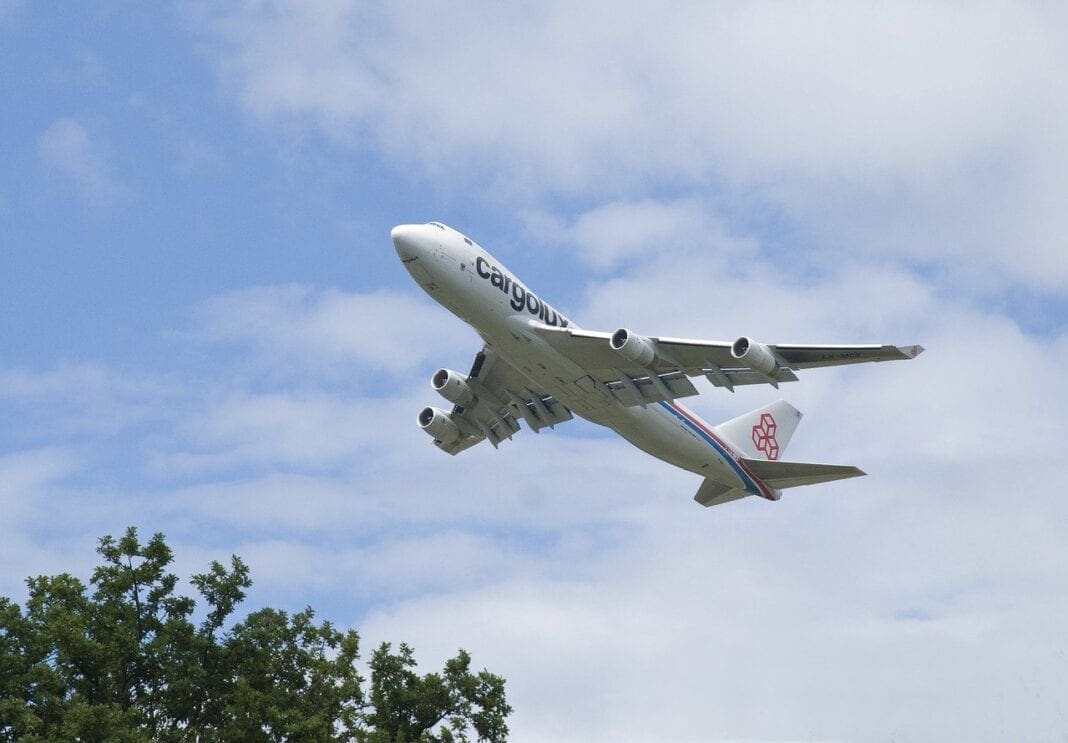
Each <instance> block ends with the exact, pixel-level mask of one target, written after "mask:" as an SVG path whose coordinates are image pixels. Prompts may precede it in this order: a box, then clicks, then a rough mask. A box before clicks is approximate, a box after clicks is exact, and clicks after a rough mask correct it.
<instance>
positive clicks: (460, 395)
mask: <svg viewBox="0 0 1068 743" xmlns="http://www.w3.org/2000/svg"><path fill="white" fill-rule="evenodd" d="M430 386H431V387H433V388H434V391H435V392H437V393H438V394H439V395H441V396H442V397H444V398H445V399H446V400H448V401H449V402H451V403H452V404H453V405H459V406H461V407H467V406H468V405H470V404H471V403H472V402H473V401H474V399H475V393H474V392H473V391H472V390H471V385H469V384H468V383H467V377H465V376H464V375H463V374H461V373H460V372H454V371H453V370H451V369H438V370H437V371H436V372H434V376H433V377H431V378H430Z"/></svg>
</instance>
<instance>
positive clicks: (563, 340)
mask: <svg viewBox="0 0 1068 743" xmlns="http://www.w3.org/2000/svg"><path fill="white" fill-rule="evenodd" d="M533 329H534V331H535V332H536V333H537V334H538V335H539V336H541V337H542V338H544V339H545V340H546V341H547V342H548V343H549V344H550V345H551V346H552V347H553V348H554V349H556V350H557V351H559V352H560V353H561V354H563V355H564V356H566V357H567V358H569V359H570V360H571V361H573V362H575V363H576V364H577V365H579V366H580V367H582V368H583V369H584V370H586V371H587V372H588V373H589V374H590V375H591V376H592V377H594V378H596V379H598V380H599V381H601V382H603V383H604V384H605V385H607V387H608V389H609V391H610V392H612V393H613V394H614V395H615V396H616V397H617V398H618V399H620V400H621V401H624V402H625V404H645V403H648V402H655V401H656V400H658V399H670V398H674V397H684V396H686V395H688V394H697V390H696V389H695V388H694V387H693V385H692V384H690V383H689V380H688V379H686V377H699V376H703V377H706V378H707V379H708V380H709V381H710V382H712V384H714V385H715V386H717V387H726V388H727V389H729V390H731V391H733V390H734V388H735V387H736V386H738V385H743V384H771V385H773V386H775V387H778V386H779V383H780V382H795V381H797V375H795V374H794V370H795V369H808V368H812V367H819V366H837V365H840V364H859V363H864V362H869V361H893V360H897V359H912V358H915V357H916V356H918V355H919V354H920V353H922V352H923V346H892V345H874V344H872V345H855V346H853V345H825V346H824V345H803V344H796V343H780V344H769V345H764V344H762V343H757V342H756V341H753V340H751V339H749V338H745V337H742V338H738V339H737V340H735V341H705V340H693V339H688V338H667V337H656V336H653V337H644V336H639V335H637V334H635V333H631V332H630V331H628V330H626V329H622V328H621V329H620V330H617V331H615V332H614V333H605V332H598V331H590V330H581V329H578V328H572V327H567V328H558V327H553V326H550V325H543V324H540V323H539V324H536V325H534V327H533ZM658 380H659V382H662V383H663V385H661V384H660V383H658ZM680 380H681V381H680ZM635 383H636V384H635ZM676 388H677V389H676ZM691 390H692V391H691ZM625 398H626V399H625ZM627 400H630V401H631V402H627Z"/></svg>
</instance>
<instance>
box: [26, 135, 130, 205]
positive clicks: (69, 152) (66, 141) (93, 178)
mask: <svg viewBox="0 0 1068 743" xmlns="http://www.w3.org/2000/svg"><path fill="white" fill-rule="evenodd" d="M37 153H38V154H39V155H40V157H41V160H42V161H43V162H44V164H45V165H46V166H48V167H49V168H50V169H52V170H54V171H56V172H57V173H59V174H60V175H62V176H63V177H64V178H66V179H67V180H68V181H69V182H70V183H71V185H73V186H74V188H75V190H76V191H77V193H78V195H79V196H80V197H81V198H82V199H83V200H85V201H86V202H87V203H89V204H92V205H95V206H101V205H107V204H109V203H112V202H113V201H114V200H115V199H117V198H118V197H119V196H121V195H122V193H123V188H122V186H120V185H119V183H118V182H117V181H116V180H115V178H114V176H113V175H112V172H111V167H110V166H109V164H108V162H107V159H106V157H105V156H104V153H103V150H102V149H101V147H100V145H99V143H98V142H96V141H94V140H93V139H92V138H90V136H89V132H88V131H86V129H85V127H84V126H82V124H81V123H79V122H78V121H77V120H76V119H69V118H68V119H57V120H56V121H54V122H52V124H51V125H49V127H48V128H47V129H45V130H44V132H42V133H41V136H39V137H38V138H37Z"/></svg>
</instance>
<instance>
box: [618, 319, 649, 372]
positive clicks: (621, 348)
mask: <svg viewBox="0 0 1068 743" xmlns="http://www.w3.org/2000/svg"><path fill="white" fill-rule="evenodd" d="M608 345H609V346H611V347H612V350H613V351H615V352H616V353H618V354H619V355H620V356H622V357H623V358H625V359H626V360H627V361H630V362H631V363H633V364H637V365H638V366H644V367H646V368H647V369H652V368H653V367H655V366H656V362H657V357H656V347H655V346H654V345H653V342H652V341H651V340H649V339H648V338H646V337H645V336H643V335H638V334H637V333H632V332H630V331H629V330H627V329H626V328H620V329H619V330H617V331H616V332H614V333H612V338H611V339H610V340H609V341H608Z"/></svg>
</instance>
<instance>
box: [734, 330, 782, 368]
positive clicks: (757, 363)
mask: <svg viewBox="0 0 1068 743" xmlns="http://www.w3.org/2000/svg"><path fill="white" fill-rule="evenodd" d="M731 356H733V357H734V358H736V359H738V360H739V361H741V362H742V363H743V364H745V365H746V366H748V367H749V368H750V369H752V370H753V371H758V372H760V373H761V374H764V375H765V376H769V377H774V376H775V375H776V374H777V373H778V371H779V362H778V360H776V358H775V354H773V353H772V352H771V349H769V348H768V347H767V346H765V345H764V344H763V343H757V342H756V341H755V340H753V339H752V338H747V337H746V336H744V335H743V336H742V337H741V338H739V339H738V340H736V341H735V342H734V343H732V344H731Z"/></svg>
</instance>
